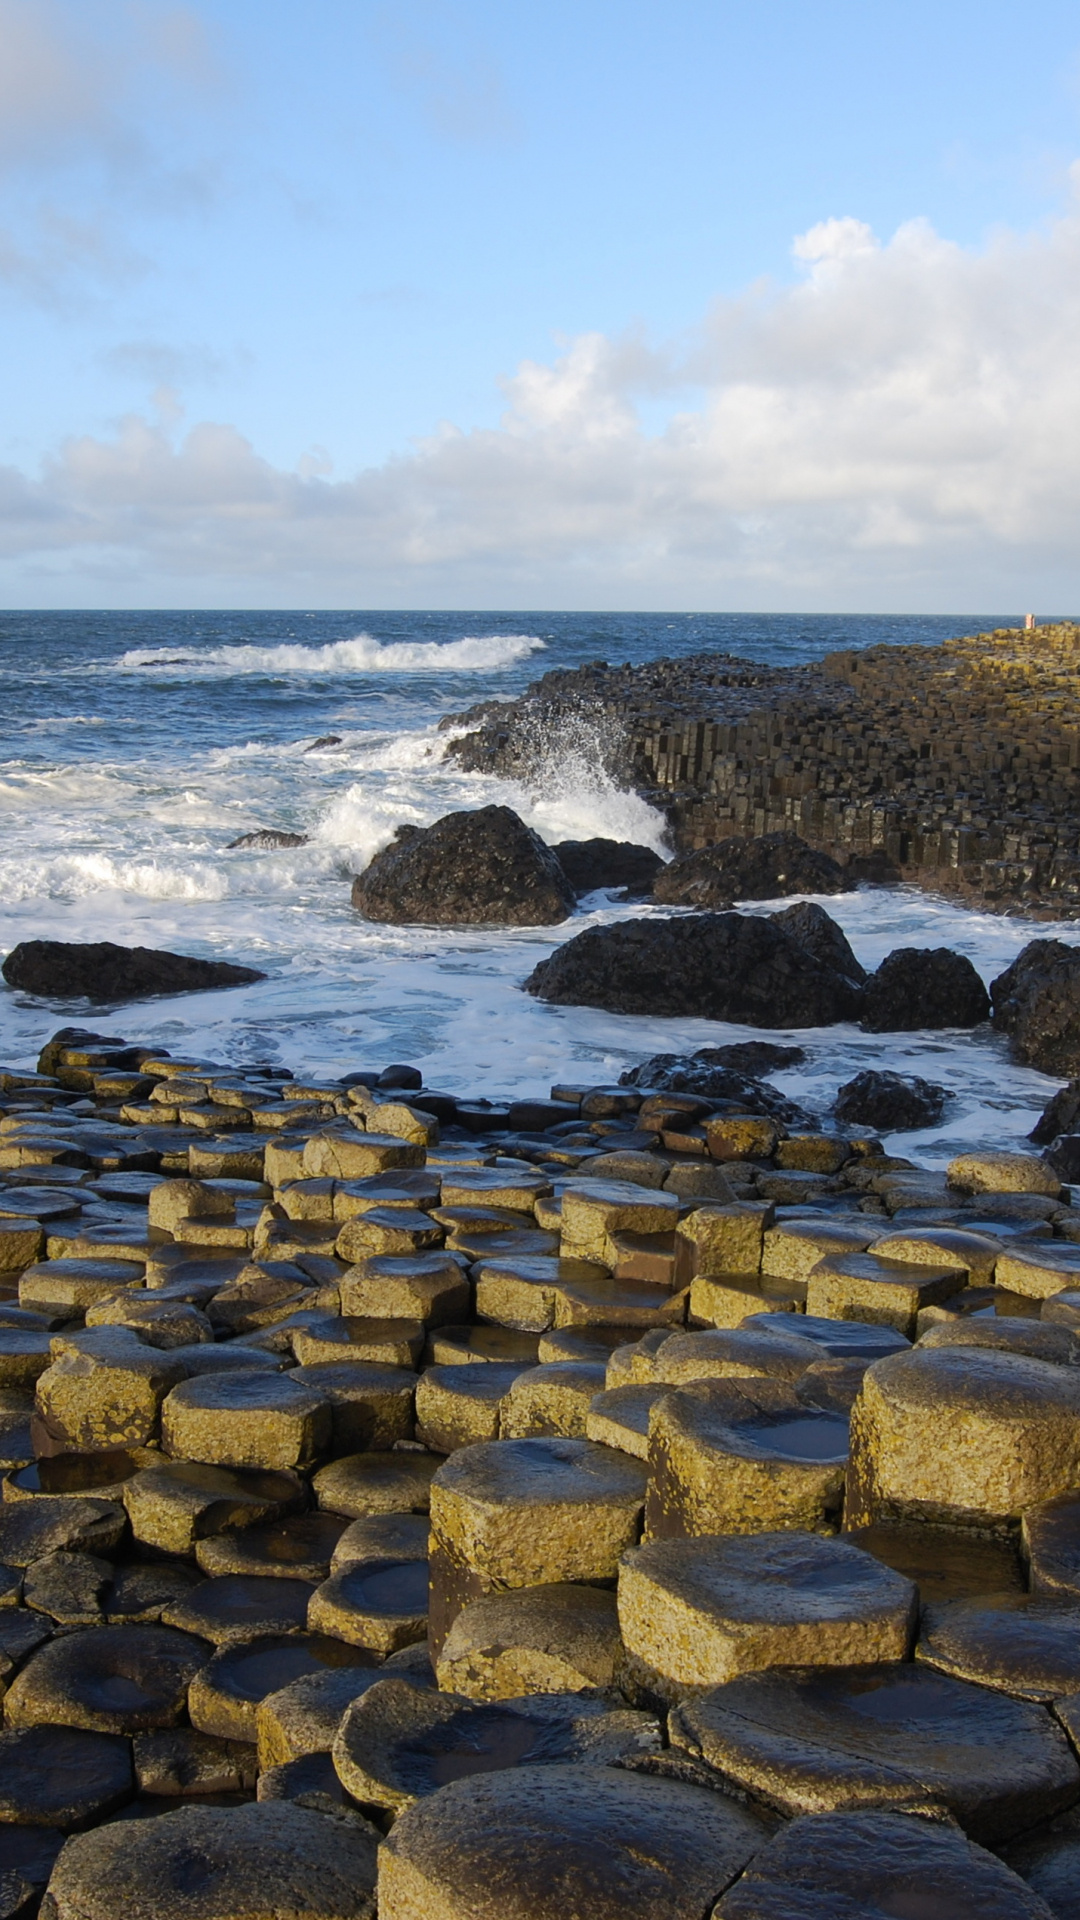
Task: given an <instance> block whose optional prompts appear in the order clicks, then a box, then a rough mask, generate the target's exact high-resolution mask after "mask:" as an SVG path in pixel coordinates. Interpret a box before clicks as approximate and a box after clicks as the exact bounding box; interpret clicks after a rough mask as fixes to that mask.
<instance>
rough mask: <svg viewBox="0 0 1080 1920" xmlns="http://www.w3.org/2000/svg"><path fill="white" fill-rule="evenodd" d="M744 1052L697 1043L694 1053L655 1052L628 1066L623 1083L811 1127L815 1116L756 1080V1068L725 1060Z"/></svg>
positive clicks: (764, 1043) (749, 1045) (795, 1050)
mask: <svg viewBox="0 0 1080 1920" xmlns="http://www.w3.org/2000/svg"><path fill="white" fill-rule="evenodd" d="M768 1044H769V1043H768V1042H767V1041H760V1042H758V1041H753V1040H750V1041H747V1043H746V1047H747V1048H753V1047H754V1046H757V1045H761V1046H764V1047H768ZM745 1051H746V1048H732V1047H699V1048H698V1051H697V1052H696V1053H654V1054H653V1055H652V1057H651V1058H650V1059H648V1060H643V1061H642V1062H641V1064H640V1065H639V1066H636V1067H628V1068H627V1070H626V1072H625V1073H624V1074H623V1075H622V1076H621V1079H620V1082H619V1084H620V1086H627V1087H645V1088H648V1089H650V1090H651V1091H655V1092H658V1093H661V1092H671V1093H684V1094H688V1095H690V1096H691V1097H695V1098H698V1099H700V1100H701V1102H702V1107H703V1111H704V1112H706V1113H707V1112H708V1108H709V1106H711V1105H713V1104H714V1103H718V1102H723V1103H724V1105H725V1106H726V1105H728V1104H730V1105H731V1106H732V1107H735V1108H737V1110H738V1116H739V1117H742V1116H743V1115H746V1114H765V1115H768V1116H769V1118H771V1119H773V1120H775V1121H777V1122H779V1123H780V1125H781V1126H787V1125H790V1126H794V1127H801V1126H808V1125H813V1124H814V1122H813V1119H812V1116H811V1115H810V1114H808V1113H807V1112H806V1111H805V1109H804V1108H802V1107H800V1106H798V1105H797V1104H796V1102H795V1101H794V1100H788V1099H787V1098H786V1097H785V1096H784V1095H783V1094H782V1093H778V1092H777V1090H776V1088H775V1087H770V1086H767V1085H766V1084H764V1083H763V1082H762V1081H761V1080H759V1079H756V1078H755V1077H754V1073H755V1071H756V1070H755V1069H751V1068H750V1067H743V1066H739V1065H738V1064H737V1063H736V1062H734V1061H731V1060H729V1059H728V1058H727V1056H728V1055H729V1054H731V1053H733V1052H738V1053H744V1052H745ZM777 1051H778V1052H785V1051H787V1049H785V1048H778V1049H777ZM791 1051H792V1052H793V1053H801V1051H802V1049H801V1048H798V1047H795V1048H792V1049H791ZM761 1071H764V1069H763V1068H762V1069H761Z"/></svg>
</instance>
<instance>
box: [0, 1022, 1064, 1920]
mask: <svg viewBox="0 0 1080 1920" xmlns="http://www.w3.org/2000/svg"><path fill="white" fill-rule="evenodd" d="M784 1057H785V1056H784V1050H783V1049H779V1048H775V1047H770V1046H769V1044H768V1043H764V1042H762V1043H758V1048H757V1051H756V1052H755V1051H752V1050H750V1049H748V1048H747V1047H742V1048H739V1049H737V1050H736V1052H735V1058H734V1059H733V1060H731V1061H730V1063H729V1064H723V1063H720V1062H717V1061H713V1062H712V1063H711V1064H710V1063H709V1062H708V1061H700V1060H699V1061H693V1060H691V1061H682V1062H681V1063H680V1061H679V1060H678V1059H677V1057H674V1056H657V1057H656V1058H655V1059H653V1060H652V1061H647V1062H643V1063H642V1065H641V1066H640V1067H639V1068H638V1069H636V1070H635V1071H634V1072H633V1073H632V1074H629V1075H628V1076H627V1078H626V1080H625V1081H624V1082H623V1083H621V1084H620V1085H618V1086H589V1085H586V1084H577V1083H565V1084H559V1085H557V1086H555V1087H552V1089H551V1097H550V1099H547V1100H540V1099H537V1100H532V1101H522V1102H519V1103H517V1104H516V1105H515V1106H513V1107H511V1106H509V1105H503V1106H498V1105H496V1104H494V1103H493V1104H490V1105H487V1106H485V1105H483V1104H482V1103H480V1102H478V1101H472V1100H468V1099H466V1098H464V1097H462V1098H458V1097H456V1096H454V1095H452V1094H448V1093H444V1092H438V1091H434V1090H429V1089H425V1088H424V1086H423V1085H422V1083H421V1076H420V1075H419V1074H418V1073H415V1072H414V1071H413V1070H411V1069H408V1068H403V1067H395V1068H391V1069H388V1070H385V1071H384V1072H383V1073H382V1074H381V1075H380V1074H378V1073H377V1072H375V1071H369V1070H362V1071H358V1072H357V1073H356V1074H355V1075H346V1076H345V1077H344V1078H342V1079H330V1078H321V1077H318V1076H315V1077H313V1078H307V1079H301V1078H294V1077H291V1076H289V1075H287V1074H284V1073H279V1072H274V1071H271V1070H269V1069H267V1070H266V1071H259V1072H256V1071H254V1070H252V1069H251V1068H248V1069H247V1070H246V1071H245V1072H237V1071H234V1070H230V1069H229V1068H228V1067H227V1066H223V1065H221V1064H220V1063H216V1062H212V1061H207V1060H200V1059H195V1058H170V1056H169V1055H168V1054H166V1053H163V1052H161V1051H154V1050H152V1049H150V1048H146V1047H142V1046H139V1045H138V1044H128V1043H125V1042H122V1041H119V1040H117V1039H115V1038H109V1039H104V1038H102V1037H101V1036H99V1035H95V1034H93V1033H88V1032H85V1031H81V1030H78V1029H70V1028H69V1029H65V1030H64V1031H63V1032H61V1033H60V1034H58V1035H57V1036H56V1037H55V1038H54V1040H53V1041H51V1042H50V1043H49V1044H48V1046H47V1047H46V1048H45V1049H44V1051H43V1054H42V1056H41V1061H40V1063H39V1069H38V1071H36V1072H29V1071H22V1070H19V1069H14V1068H11V1069H5V1070H0V1223H3V1222H4V1221H5V1220H6V1221H11V1222H13V1223H15V1225H16V1227H17V1232H16V1233H15V1234H13V1235H11V1236H9V1237H8V1238H7V1239H6V1240H4V1241H3V1242H0V1253H2V1255H3V1259H4V1265H3V1268H2V1269H0V1468H2V1473H3V1479H2V1494H3V1498H2V1500H0V1678H2V1681H3V1698H2V1705H3V1726H2V1728H0V1866H2V1868H3V1871H2V1872H0V1914H7V1915H9V1916H10V1920H30V1916H32V1915H33V1914H35V1913H38V1912H40V1915H41V1916H42V1920H117V1916H120V1915H123V1916H125V1920H126V1916H131V1920H176V1916H177V1915H178V1914H183V1915H185V1916H187V1920H269V1916H270V1915H271V1914H277V1913H279V1912H284V1911H285V1910H286V1907H287V1909H288V1911H289V1912H290V1913H297V1914H300V1913H303V1914H304V1915H305V1916H307V1917H308V1920H375V1916H376V1913H377V1914H378V1915H379V1916H380V1920H442V1917H445V1920H562V1917H563V1915H564V1914H566V1913H567V1912H571V1911H572V1912H573V1913H575V1914H576V1915H578V1916H579V1917H580V1920H615V1916H616V1915H617V1916H619V1920H699V1916H701V1915H703V1914H715V1915H716V1916H717V1920H719V1916H721V1915H726V1914H731V1915H736V1914H738V1915H742V1916H746V1920H750V1916H760V1915H772V1914H776V1915H778V1916H779V1915H782V1914H788V1913H791V1912H793V1911H795V1910H796V1908H797V1909H798V1911H799V1912H800V1913H801V1912H803V1911H804V1910H805V1911H806V1912H807V1913H809V1912H811V1911H813V1912H815V1913H817V1912H821V1913H823V1914H824V1913H826V1912H828V1913H830V1914H831V1913H834V1912H837V1913H838V1912H840V1911H844V1912H847V1911H848V1910H849V1909H850V1910H851V1911H852V1912H854V1911H855V1910H856V1906H857V1907H858V1910H859V1911H860V1912H862V1911H864V1910H865V1911H867V1912H869V1911H870V1910H871V1908H870V1906H868V1905H867V1901H868V1900H870V1896H871V1893H873V1895H874V1898H875V1899H877V1897H878V1895H879V1894H880V1896H881V1897H880V1899H879V1900H878V1905H877V1907H875V1908H874V1910H875V1911H878V1910H880V1911H881V1912H885V1911H888V1912H894V1911H895V1912H896V1913H900V1912H901V1911H902V1912H903V1913H905V1914H907V1913H911V1914H914V1913H916V1912H918V1914H919V1915H923V1914H926V1915H930V1914H937V1913H938V1912H941V1913H945V1912H946V1911H947V1912H948V1914H949V1916H950V1920H954V1917H956V1920H958V1917H959V1916H961V1915H963V1916H965V1920H966V1916H969V1915H970V1916H971V1917H972V1920H974V1916H975V1915H976V1914H979V1915H981V1914H982V1913H988V1914H989V1913H992V1914H994V1915H997V1914H1000V1915H1002V1916H1006V1915H1008V1916H1013V1915H1015V1916H1017V1920H1051V1913H1052V1909H1051V1906H1050V1905H1047V1904H1046V1903H1045V1902H1044V1900H1043V1899H1042V1897H1041V1895H1040V1893H1039V1892H1038V1891H1036V1888H1037V1887H1045V1888H1046V1889H1047V1890H1048V1897H1050V1889H1052V1888H1053V1887H1056V1886H1059V1885H1062V1884H1067V1883H1068V1879H1069V1875H1070V1873H1071V1872H1072V1861H1073V1854H1074V1851H1075V1846H1076V1842H1075V1839H1074V1838H1073V1835H1074V1833H1075V1825H1074V1822H1075V1819H1076V1817H1077V1811H1078V1810H1080V1764H1078V1761H1077V1758H1076V1754H1077V1750H1078V1747H1080V1657H1078V1654H1077V1645H1078V1623H1080V1438H1078V1436H1080V1364H1078V1363H1080V1288H1078V1284H1077V1283H1078V1278H1080V1246H1078V1244H1077V1241H1078V1239H1080V1234H1078V1233H1077V1230H1076V1224H1075V1217H1074V1215H1075V1210H1074V1208H1073V1206H1072V1204H1071V1202H1072V1194H1071V1192H1070V1190H1069V1188H1068V1187H1066V1186H1064V1185H1063V1183H1062V1180H1061V1178H1060V1176H1059V1175H1058V1174H1057V1172H1056V1171H1055V1169H1054V1167H1053V1165H1052V1164H1051V1162H1050V1160H1049V1159H1048V1158H1044V1157H1040V1156H1039V1155H1037V1154H1034V1153H1030V1154H1028V1153H1016V1152H1012V1151H1008V1152H1005V1151H1003V1152H984V1153H978V1152H969V1153H965V1154H963V1155H961V1156H958V1157H957V1159H956V1160H955V1161H954V1162H953V1163H952V1164H951V1166H950V1167H949V1169H948V1174H947V1176H942V1175H939V1174H935V1173H930V1172H928V1171H926V1170H925V1169H920V1168H919V1167H917V1166H915V1165H913V1164H912V1163H911V1162H910V1161H908V1160H905V1159H901V1158H899V1157H897V1156H895V1155H889V1154H887V1153H885V1152H884V1151H883V1148H882V1145H881V1142H880V1140H879V1139H878V1138H877V1137H876V1136H875V1135H874V1134H873V1133H872V1132H870V1131H868V1130H867V1129H865V1128H858V1127H855V1126H848V1127H834V1129H833V1130H832V1131H827V1130H823V1129H814V1128H810V1127H808V1126H807V1125H806V1123H805V1117H804V1116H802V1115H801V1114H800V1113H799V1110H798V1109H797V1108H795V1107H793V1106H792V1105H791V1103H789V1102H785V1101H783V1100H782V1099H781V1098H780V1096H779V1095H777V1094H776V1093H775V1091H774V1090H770V1089H769V1088H768V1087H767V1086H766V1085H765V1083H764V1082H762V1081H761V1080H757V1081H755V1080H753V1079H751V1078H749V1077H748V1076H747V1074H746V1073H745V1072H744V1071H743V1070H742V1069H744V1068H746V1067H754V1066H758V1067H760V1066H768V1065H772V1066H774V1067H775V1066H776V1065H777V1064H781V1065H782V1064H783V1060H784ZM710 1075H711V1076H712V1078H711V1079H710ZM680 1083H681V1084H682V1085H685V1084H686V1083H692V1084H693V1085H694V1087H695V1088H696V1091H695V1092H689V1093H688V1092H686V1091H680ZM1067 1112H1071V1109H1069V1108H1068V1106H1067V1102H1065V1101H1063V1100H1062V1099H1061V1098H1059V1099H1058V1101H1057V1103H1056V1106H1055V1116H1056V1117H1061V1116H1062V1115H1063V1114H1066V1113H1067ZM436 1114H438V1116H439V1117H438V1119H437V1118H436ZM1054 1124H1055V1121H1054V1120H1049V1119H1048V1121H1047V1127H1048V1128H1049V1127H1051V1126H1052V1125H1054ZM613 1163H614V1164H613ZM151 1815H156V1816H157V1817H154V1818H151V1817H149V1816H151ZM989 1849H996V1850H1005V1849H1011V1852H1010V1853H1009V1857H1008V1859H1003V1858H1002V1857H1000V1851H999V1852H993V1851H990V1850H989ZM1010 1862H1012V1863H1013V1864H1010ZM1014 1865H1015V1868H1016V1869H1017V1870H1016V1871H1014ZM1024 1876H1029V1877H1024ZM943 1890H944V1891H943ZM965 1899H966V1900H967V1901H968V1904H967V1905H966V1906H965V1905H964V1904H963V1903H964V1900H965ZM943 1900H945V1901H946V1905H942V1901H943ZM4 1903H6V1904H4Z"/></svg>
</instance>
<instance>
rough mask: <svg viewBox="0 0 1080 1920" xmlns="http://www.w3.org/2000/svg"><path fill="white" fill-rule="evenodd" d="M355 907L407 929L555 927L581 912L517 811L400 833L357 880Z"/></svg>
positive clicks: (453, 816) (447, 819) (490, 811)
mask: <svg viewBox="0 0 1080 1920" xmlns="http://www.w3.org/2000/svg"><path fill="white" fill-rule="evenodd" d="M352 903H353V906H354V907H356V908H358V909H359V911H360V912H361V913H362V914H364V916H365V917H366V918H367V919H369V920H387V921H392V922H394V923H395V924H398V925H401V924H406V923H410V922H415V921H419V922H421V923H423V924H426V925H434V926H469V925H481V924H488V923H492V922H497V923H498V924H500V925H502V926H515V927H531V926H547V925H550V924H551V923H553V922H555V921H559V920H565V919H566V918H567V916H568V914H569V913H570V912H571V911H572V910H573V905H574V891H573V888H572V887H571V885H570V882H569V880H568V879H567V877H566V874H565V873H564V871H563V869H562V867H561V866H560V864H559V861H558V859H557V857H556V855H555V854H554V853H553V851H552V850H551V848H550V847H546V846H545V845H544V842H543V841H542V840H541V839H540V836H539V834H536V833H534V832H533V831H532V828H531V827H527V826H526V825H525V823H524V821H523V820H520V819H519V818H518V816H517V814H516V813H514V812H512V810H511V809H510V808H509V807H480V808H478V809H477V810H476V811H475V812H471V813H448V814H444V815H443V817H442V819H441V820H436V822H435V824H434V825H433V826H431V827H425V828H415V827H413V828H409V829H406V830H405V831H402V830H401V829H399V830H398V834H397V837H396V838H395V839H394V840H393V841H392V842H391V844H390V846H388V847H385V848H384V849H383V851H382V852H381V853H377V854H376V855H375V858H374V860H372V862H371V863H370V865H369V866H368V867H367V868H366V869H365V871H364V872H363V873H362V874H359V875H358V876H357V878H356V880H354V882H353V891H352Z"/></svg>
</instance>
